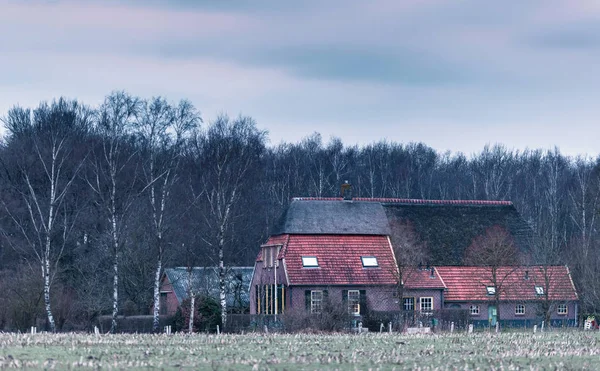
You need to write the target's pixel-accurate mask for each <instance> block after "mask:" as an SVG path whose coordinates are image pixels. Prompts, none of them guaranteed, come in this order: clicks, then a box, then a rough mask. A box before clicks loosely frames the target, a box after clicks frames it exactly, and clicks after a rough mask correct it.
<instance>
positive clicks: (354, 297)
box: [348, 290, 360, 316]
mask: <svg viewBox="0 0 600 371" xmlns="http://www.w3.org/2000/svg"><path fill="white" fill-rule="evenodd" d="M348 314H353V315H355V316H358V315H360V291H358V290H348Z"/></svg>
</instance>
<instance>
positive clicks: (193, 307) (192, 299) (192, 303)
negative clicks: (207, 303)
mask: <svg viewBox="0 0 600 371" xmlns="http://www.w3.org/2000/svg"><path fill="white" fill-rule="evenodd" d="M190 284H191V282H190ZM195 311H196V296H195V295H193V294H192V295H191V296H190V323H189V324H188V332H189V333H190V334H192V333H194V312H195Z"/></svg>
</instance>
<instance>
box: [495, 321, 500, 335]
mask: <svg viewBox="0 0 600 371" xmlns="http://www.w3.org/2000/svg"><path fill="white" fill-rule="evenodd" d="M499 332H500V322H496V333H499Z"/></svg>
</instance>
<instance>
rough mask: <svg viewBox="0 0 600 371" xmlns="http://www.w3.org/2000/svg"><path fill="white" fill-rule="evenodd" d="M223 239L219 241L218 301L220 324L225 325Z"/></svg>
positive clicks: (225, 301)
mask: <svg viewBox="0 0 600 371" xmlns="http://www.w3.org/2000/svg"><path fill="white" fill-rule="evenodd" d="M223 242H224V241H223V237H221V241H219V301H220V303H221V323H222V325H223V329H225V328H226V327H225V324H226V323H227V300H226V298H225V265H224V264H223V244H224V243H223Z"/></svg>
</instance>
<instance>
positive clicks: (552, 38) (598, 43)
mask: <svg viewBox="0 0 600 371" xmlns="http://www.w3.org/2000/svg"><path fill="white" fill-rule="evenodd" d="M598 22H600V20H598V21H597V22H594V23H587V22H585V23H574V24H573V23H572V24H562V25H560V26H558V27H557V26H555V27H551V28H546V29H543V30H541V31H538V32H537V33H535V34H534V35H533V36H531V38H530V40H529V42H530V44H531V45H532V46H534V47H540V48H554V49H571V50H600V26H599V23H598Z"/></svg>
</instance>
